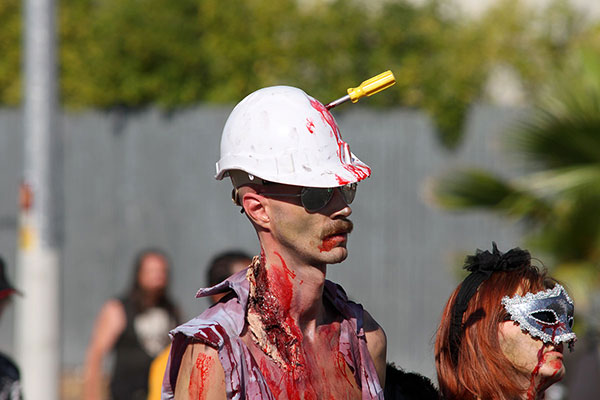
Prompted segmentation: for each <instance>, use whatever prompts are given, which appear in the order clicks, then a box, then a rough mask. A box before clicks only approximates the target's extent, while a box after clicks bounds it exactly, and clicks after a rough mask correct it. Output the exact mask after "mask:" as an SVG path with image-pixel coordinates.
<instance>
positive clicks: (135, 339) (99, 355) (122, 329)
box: [84, 248, 179, 400]
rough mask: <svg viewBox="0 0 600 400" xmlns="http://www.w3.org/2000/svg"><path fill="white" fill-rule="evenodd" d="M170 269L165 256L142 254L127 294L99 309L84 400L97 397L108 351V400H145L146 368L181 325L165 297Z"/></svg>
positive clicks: (155, 252) (157, 252)
mask: <svg viewBox="0 0 600 400" xmlns="http://www.w3.org/2000/svg"><path fill="white" fill-rule="evenodd" d="M169 269H170V262H169V257H168V256H167V254H166V253H165V252H163V251H162V250H159V249H155V248H149V249H145V250H142V251H141V252H139V253H138V255H137V256H136V257H135V260H134V271H133V279H132V284H131V287H130V289H129V291H128V292H127V293H126V294H125V295H124V296H122V297H120V298H116V299H111V300H109V301H107V302H106V303H105V304H104V305H103V306H102V309H101V310H100V313H99V315H98V317H97V319H96V324H95V327H94V330H93V332H92V337H91V340H90V344H89V346H88V350H87V357H86V361H85V367H84V369H85V370H84V398H85V400H98V399H100V398H101V396H102V392H103V390H102V389H103V386H102V382H103V380H102V377H103V373H102V365H103V360H104V357H105V356H106V355H107V354H108V353H109V352H111V351H114V354H115V362H114V367H113V371H112V376H111V382H110V393H111V398H112V399H113V400H138V399H140V400H141V399H144V400H145V399H146V396H147V390H148V372H149V368H150V363H151V362H152V359H153V358H154V357H156V356H157V355H158V353H160V351H161V350H163V349H164V348H165V346H166V345H167V344H168V343H169V337H168V331H169V330H170V329H172V328H173V327H174V326H176V325H177V324H178V322H179V313H178V310H177V307H176V306H175V304H174V303H173V301H172V300H171V299H170V298H169V296H168V294H167V287H168V282H169Z"/></svg>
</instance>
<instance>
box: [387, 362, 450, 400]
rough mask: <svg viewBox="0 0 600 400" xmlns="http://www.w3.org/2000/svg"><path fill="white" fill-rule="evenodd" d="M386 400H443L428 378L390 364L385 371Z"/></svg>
mask: <svg viewBox="0 0 600 400" xmlns="http://www.w3.org/2000/svg"><path fill="white" fill-rule="evenodd" d="M384 392H385V400H441V397H440V394H439V392H438V391H437V389H436V388H435V386H434V385H433V383H431V380H430V379H429V378H427V377H426V376H423V375H421V374H418V373H415V372H406V371H404V370H402V369H401V368H398V367H396V365H394V363H388V364H387V368H386V370H385V390H384Z"/></svg>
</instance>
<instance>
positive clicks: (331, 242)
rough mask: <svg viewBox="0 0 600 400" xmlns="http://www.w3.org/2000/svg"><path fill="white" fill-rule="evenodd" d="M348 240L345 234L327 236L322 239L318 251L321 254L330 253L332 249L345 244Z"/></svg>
mask: <svg viewBox="0 0 600 400" xmlns="http://www.w3.org/2000/svg"><path fill="white" fill-rule="evenodd" d="M347 239H348V234H347V233H337V234H334V235H329V236H327V237H325V238H324V239H323V242H322V243H321V244H320V245H319V250H320V251H321V252H324V251H330V250H331V249H333V248H334V247H337V246H338V245H340V244H342V243H344V242H346V241H347Z"/></svg>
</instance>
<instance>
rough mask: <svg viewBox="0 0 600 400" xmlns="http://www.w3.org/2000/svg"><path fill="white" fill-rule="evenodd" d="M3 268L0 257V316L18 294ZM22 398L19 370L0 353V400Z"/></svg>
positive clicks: (18, 399)
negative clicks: (14, 295)
mask: <svg viewBox="0 0 600 400" xmlns="http://www.w3.org/2000/svg"><path fill="white" fill-rule="evenodd" d="M4 267H5V265H4V260H3V259H2V257H0V316H1V315H2V311H4V307H6V305H7V304H8V303H9V302H10V299H11V297H12V295H13V294H15V293H18V291H17V290H16V289H15V288H14V287H13V286H12V285H11V284H10V283H9V281H8V279H7V278H6V274H5V273H4ZM22 398H23V395H22V393H21V375H20V373H19V368H18V367H17V366H16V364H15V363H14V362H13V361H12V360H11V359H10V358H8V357H7V356H6V355H4V354H2V353H0V399H2V400H20V399H22Z"/></svg>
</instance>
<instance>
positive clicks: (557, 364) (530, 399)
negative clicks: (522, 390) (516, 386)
mask: <svg viewBox="0 0 600 400" xmlns="http://www.w3.org/2000/svg"><path fill="white" fill-rule="evenodd" d="M564 326H565V324H564V323H562V322H559V323H556V324H553V325H545V326H544V328H545V329H552V339H551V340H552V342H554V338H555V337H556V331H557V330H558V329H560V328H564ZM544 348H545V345H544V344H543V343H542V348H541V349H540V350H539V351H538V356H537V357H538V362H537V364H536V366H535V368H534V369H533V371H532V372H531V379H530V381H529V389H527V400H535V396H536V395H537V392H538V391H539V390H540V389H541V388H542V386H543V385H544V383H546V382H545V381H548V380H552V378H554V377H555V376H556V374H557V373H558V372H559V371H560V369H561V367H562V361H560V360H554V361H552V362H551V363H550V366H551V367H552V368H553V369H554V372H553V373H552V375H551V376H550V377H547V378H546V379H542V380H541V381H540V382H539V384H538V386H537V387H536V385H535V379H536V377H537V376H538V375H539V373H540V369H541V368H542V365H544V362H545V359H544V356H545V354H544Z"/></svg>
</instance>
